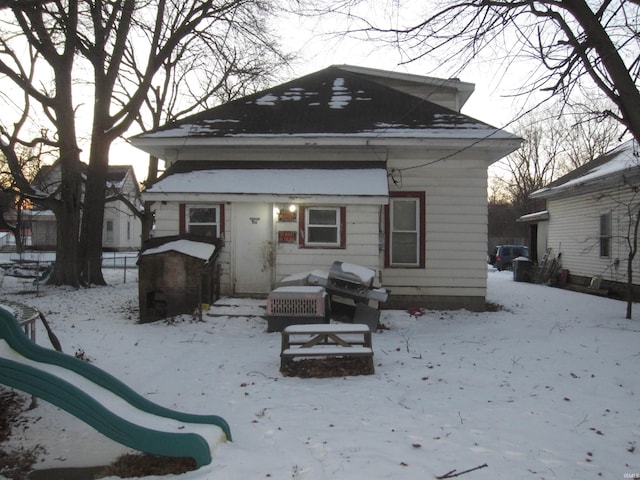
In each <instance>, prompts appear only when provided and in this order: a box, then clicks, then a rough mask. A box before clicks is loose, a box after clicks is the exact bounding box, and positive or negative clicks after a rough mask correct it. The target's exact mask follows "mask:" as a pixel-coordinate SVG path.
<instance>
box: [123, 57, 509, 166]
mask: <svg viewBox="0 0 640 480" xmlns="http://www.w3.org/2000/svg"><path fill="white" fill-rule="evenodd" d="M380 72H383V71H380V70H369V69H362V68H357V67H349V66H331V67H328V68H326V69H324V70H320V71H318V72H315V73H312V74H309V75H306V76H303V77H301V78H297V79H295V80H291V81H289V82H286V83H283V84H281V85H277V86H275V87H272V88H269V89H267V90H263V91H261V92H258V93H255V94H252V95H248V96H246V97H243V98H240V99H238V100H235V101H232V102H229V103H226V104H223V105H220V106H218V107H215V108H212V109H210V110H206V111H203V112H200V113H198V114H195V115H192V116H190V117H188V118H185V119H183V120H180V121H176V122H173V123H170V124H168V125H165V126H163V127H160V128H157V129H155V130H153V131H150V132H147V133H142V134H140V135H137V136H135V137H133V138H131V139H130V140H131V143H132V144H133V145H134V146H136V147H138V148H140V149H142V150H145V151H147V152H149V153H151V154H153V155H156V156H158V157H159V158H164V157H165V154H166V152H165V149H167V148H171V147H172V146H173V148H181V147H188V146H206V145H235V144H243V145H247V144H248V143H251V142H253V144H258V143H259V144H264V143H269V144H282V143H283V142H287V141H288V142H291V141H293V140H294V139H298V141H302V142H308V141H309V140H308V138H309V137H313V138H314V141H315V142H316V144H317V143H318V142H321V141H322V139H323V138H324V139H325V140H326V141H327V143H329V141H331V142H334V143H335V138H336V137H340V138H341V140H342V141H346V139H357V142H358V143H363V142H366V141H367V139H371V138H375V139H377V140H381V139H388V138H394V139H420V140H423V139H425V138H435V139H449V140H450V139H451V138H464V139H474V140H475V139H482V138H492V139H510V140H517V139H518V137H516V136H515V135H512V134H510V133H508V132H505V131H503V130H500V129H497V128H495V127H492V126H491V125H488V124H486V123H484V122H481V121H479V120H476V119H473V118H471V117H468V116H466V115H463V114H461V113H460V112H458V111H456V110H452V109H449V108H446V107H444V106H442V105H439V104H437V103H434V102H432V101H430V100H429V99H428V98H419V96H418V93H419V92H423V93H424V92H425V91H435V90H437V89H434V85H435V80H436V79H433V78H430V77H419V76H415V75H401V74H396V75H395V76H394V75H387V76H386V77H385V76H383V75H382V74H381V73H380ZM387 73H389V74H390V73H391V72H387ZM418 79H421V81H418ZM425 79H426V80H425ZM441 82H442V85H441V87H442V88H448V89H449V90H450V91H451V92H454V93H455V92H457V94H460V96H461V103H463V101H464V99H465V95H468V94H470V93H469V91H470V87H469V86H470V84H463V83H462V82H459V81H457V80H441ZM427 87H429V88H430V90H428V89H427V90H425V88H427ZM463 87H464V88H463ZM456 88H457V89H458V90H456ZM408 92H410V93H408ZM461 92H462V93H461ZM426 96H427V97H428V96H429V95H426ZM381 143H384V141H381ZM305 144H306V143H305Z"/></svg>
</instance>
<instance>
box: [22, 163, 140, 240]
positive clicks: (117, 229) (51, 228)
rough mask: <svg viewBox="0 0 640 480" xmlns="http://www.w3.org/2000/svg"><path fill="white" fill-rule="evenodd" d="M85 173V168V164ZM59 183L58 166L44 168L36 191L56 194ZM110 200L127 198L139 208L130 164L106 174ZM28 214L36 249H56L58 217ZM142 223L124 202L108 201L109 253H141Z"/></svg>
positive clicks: (106, 233) (137, 188)
mask: <svg viewBox="0 0 640 480" xmlns="http://www.w3.org/2000/svg"><path fill="white" fill-rule="evenodd" d="M83 166H84V169H85V170H86V165H85V164H83ZM59 182H60V168H59V166H58V164H57V163H54V164H53V165H45V166H43V167H42V168H41V169H40V171H39V172H38V174H37V175H36V178H35V179H34V181H33V185H34V187H35V188H37V189H39V190H40V191H43V192H47V193H49V192H53V191H55V189H56V188H57V186H58V185H59ZM106 186H107V193H106V195H107V198H108V197H113V196H116V195H122V196H124V197H126V199H127V200H128V202H129V203H131V204H132V205H134V206H135V207H136V208H138V209H140V208H141V205H142V202H141V197H140V186H139V184H138V181H137V180H136V176H135V173H134V170H133V167H132V166H131V165H109V170H108V172H107V185H106ZM25 213H27V215H25V216H28V220H30V222H31V228H32V237H33V239H32V242H33V248H34V249H39V250H50V249H55V247H56V237H57V228H56V218H55V215H54V213H53V212H51V211H49V210H39V209H37V208H34V209H33V210H31V211H29V212H25ZM141 235H142V223H141V221H140V219H139V218H138V217H136V215H135V214H134V213H133V212H132V211H131V208H130V207H129V206H128V205H127V204H126V203H125V202H123V201H122V200H115V201H109V202H107V203H106V204H105V207H104V224H103V228H102V247H103V249H104V250H107V251H125V250H138V249H139V248H140V245H141Z"/></svg>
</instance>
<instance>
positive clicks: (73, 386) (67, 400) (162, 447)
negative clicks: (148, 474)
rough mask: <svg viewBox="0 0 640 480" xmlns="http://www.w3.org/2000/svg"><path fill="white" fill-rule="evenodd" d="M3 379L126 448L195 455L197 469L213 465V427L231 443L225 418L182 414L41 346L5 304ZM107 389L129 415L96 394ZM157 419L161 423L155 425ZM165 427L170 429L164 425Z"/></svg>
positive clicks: (0, 330) (1, 315) (0, 327)
mask: <svg viewBox="0 0 640 480" xmlns="http://www.w3.org/2000/svg"><path fill="white" fill-rule="evenodd" d="M3 340H4V342H3ZM60 373H62V374H60ZM76 378H77V379H80V380H78V381H76V380H74V379H76ZM0 383H2V384H4V385H7V386H10V387H12V388H17V389H19V390H22V391H24V392H27V393H29V394H31V395H35V396H37V397H39V398H41V399H43V400H45V401H47V402H50V403H52V404H54V405H56V406H58V407H60V408H62V409H63V410H66V411H67V412H69V413H71V414H72V415H74V416H76V417H78V418H79V419H80V420H82V421H84V422H86V423H87V424H88V425H91V426H92V427H93V428H95V429H96V430H97V431H99V432H100V433H102V434H103V435H105V436H107V437H109V438H111V439H112V440H115V441H116V442H119V443H121V444H123V445H126V446H127V447H130V448H133V449H135V450H139V451H142V452H146V453H152V454H155V455H164V456H172V457H191V458H193V459H194V460H195V462H196V466H197V467H201V466H203V465H207V464H209V463H211V446H210V441H208V440H207V439H205V437H208V436H209V435H204V436H203V434H202V432H204V431H208V432H213V436H214V437H215V431H216V429H214V428H211V427H210V425H213V426H217V427H219V428H220V429H221V430H222V432H220V437H226V440H229V441H231V430H230V428H229V425H228V424H227V422H226V421H225V420H224V419H223V418H222V417H219V416H217V415H193V414H188V413H182V412H177V411H174V410H170V409H168V408H165V407H162V406H160V405H157V404H155V403H153V402H150V401H149V400H147V399H146V398H144V397H142V396H141V395H139V394H138V393H136V392H135V391H133V390H132V389H131V388H129V387H128V386H127V385H125V384H124V383H122V382H121V381H120V380H118V379H116V378H115V377H113V376H112V375H110V374H108V373H107V372H105V371H104V370H101V369H99V368H98V367H96V366H94V365H91V364H90V363H87V362H85V361H83V360H80V359H77V358H75V357H72V356H70V355H66V354H64V353H60V352H56V351H55V350H50V349H47V348H43V347H40V346H38V345H36V344H35V343H33V342H32V341H31V340H29V338H27V336H26V335H25V334H24V332H23V330H22V328H21V327H20V325H19V324H18V321H17V320H16V318H15V317H14V316H13V315H12V314H11V313H10V312H8V311H7V310H5V309H4V308H0ZM87 385H88V386H89V388H87ZM104 390H106V391H107V392H108V394H109V392H110V394H113V395H115V396H116V397H117V398H118V400H122V401H123V402H120V403H122V404H124V405H125V408H126V410H127V413H129V414H130V415H122V413H121V410H117V409H113V408H110V407H107V406H106V405H104V404H103V403H102V402H101V401H100V398H101V397H100V395H96V392H102V391H104ZM125 402H126V403H125ZM116 410H117V411H116ZM125 416H126V417H128V419H127V418H124V417H125ZM156 417H158V418H157V420H158V421H157V427H156V426H155V425H154V426H150V425H149V422H150V421H151V422H152V423H155V422H154V420H155V418H156ZM138 418H140V421H138V420H137V419H138ZM143 419H144V421H143ZM176 424H177V425H176ZM165 425H170V427H166V429H163V428H162V427H163V426H165ZM207 425H209V427H207ZM177 430H179V431H177ZM190 430H193V431H190ZM196 432H197V433H196ZM222 433H223V434H224V435H222ZM222 440H224V438H222Z"/></svg>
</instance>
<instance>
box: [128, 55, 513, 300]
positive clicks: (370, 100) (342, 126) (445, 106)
mask: <svg viewBox="0 0 640 480" xmlns="http://www.w3.org/2000/svg"><path fill="white" fill-rule="evenodd" d="M473 88H474V87H473V85H472V84H470V83H465V82H462V81H460V80H458V79H438V78H432V77H425V76H419V75H411V74H405V73H398V72H391V71H384V70H377V69H370V68H362V67H355V66H348V65H341V66H331V67H328V68H326V69H324V70H320V71H318V72H315V73H312V74H309V75H306V76H304V77H301V78H297V79H295V80H292V81H289V82H286V83H283V84H281V85H277V86H275V87H272V88H269V89H267V90H264V91H261V92H258V93H255V94H252V95H249V96H246V97H244V98H240V99H238V100H235V101H232V102H229V103H226V104H223V105H220V106H218V107H215V108H213V109H210V110H206V111H203V112H201V113H199V114H196V115H193V116H191V117H189V118H186V119H183V120H180V121H177V122H175V123H171V124H168V125H165V126H163V127H161V128H158V129H155V130H153V131H150V132H147V133H143V134H140V135H138V136H135V137H133V138H132V139H130V140H131V143H132V144H133V145H134V146H135V147H138V148H139V149H141V150H144V151H145V152H147V153H149V154H151V155H154V156H156V157H158V158H160V159H163V160H164V161H165V165H166V170H165V172H164V174H163V175H162V176H161V177H160V178H159V181H158V182H157V183H155V184H154V185H153V186H151V187H150V188H147V189H146V190H145V191H143V193H142V195H143V199H144V200H145V201H150V202H153V209H154V211H155V221H156V224H155V229H156V235H158V236H172V235H177V234H182V233H192V234H197V235H208V236H210V237H211V238H219V239H221V240H222V241H223V242H224V246H223V247H222V249H221V252H220V256H219V258H218V264H220V268H221V279H220V288H221V293H222V294H223V295H264V294H267V293H268V292H269V291H271V290H272V289H273V288H274V287H276V286H277V285H278V284H279V282H280V281H281V280H282V279H283V278H286V277H288V276H291V275H295V274H299V273H301V272H306V271H313V270H315V269H320V270H327V269H328V268H329V267H330V266H331V265H332V263H333V262H334V261H344V262H349V263H353V264H357V265H362V266H365V267H368V268H372V269H374V270H375V271H376V272H378V282H379V283H380V284H381V285H382V286H384V287H385V288H388V289H390V290H391V294H390V296H389V298H388V301H387V302H386V303H385V305H386V306H389V307H393V308H395V307H401V306H407V305H423V306H431V307H444V308H460V307H467V308H471V309H476V310H481V309H484V308H485V294H486V282H487V272H486V270H487V267H486V245H487V168H488V166H489V165H491V164H492V163H493V162H495V161H497V160H499V159H500V158H502V157H503V156H505V155H507V154H508V153H510V152H512V151H514V150H515V149H517V148H518V147H519V145H520V139H519V138H518V137H516V136H514V135H512V134H510V133H508V132H505V131H503V130H500V129H497V128H495V127H492V126H490V125H487V124H486V123H483V122H481V121H478V120H475V119H473V118H470V117H468V116H466V115H463V114H461V113H460V109H461V108H462V106H463V105H464V103H465V102H466V101H467V99H468V98H469V96H470V95H471V93H472V92H473Z"/></svg>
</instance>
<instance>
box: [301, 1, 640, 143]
mask: <svg viewBox="0 0 640 480" xmlns="http://www.w3.org/2000/svg"><path fill="white" fill-rule="evenodd" d="M299 3H300V2H299ZM368 4H369V2H367V1H366V0H326V1H324V2H321V1H316V2H313V6H310V7H308V8H306V9H303V11H304V12H305V13H310V14H318V13H319V12H323V13H330V12H334V13H335V12H337V14H339V15H342V17H343V18H344V19H345V20H346V23H347V25H348V26H347V30H348V32H347V33H349V34H351V35H357V34H362V36H365V37H366V38H367V39H371V38H376V39H379V40H382V41H387V42H389V43H391V44H394V45H395V46H397V48H398V49H399V51H400V53H401V55H402V57H403V58H404V59H406V62H412V61H415V60H418V59H424V58H427V57H431V56H434V57H435V56H436V55H437V54H440V53H442V54H443V55H441V56H440V60H441V61H444V62H449V64H451V62H453V63H455V64H456V65H457V66H464V65H466V64H467V63H468V62H469V61H470V60H471V59H473V58H476V57H481V56H483V55H484V54H485V53H486V54H489V53H490V55H491V58H492V59H493V60H494V63H500V62H501V63H502V64H503V65H506V66H507V67H508V68H511V67H512V66H513V65H515V64H517V63H518V61H520V60H523V59H524V60H526V61H528V62H532V63H533V64H534V65H537V66H538V67H539V68H537V69H536V68H534V69H532V71H533V72H536V71H538V72H542V73H540V74H539V75H535V74H532V76H531V77H530V79H529V80H528V82H526V83H525V84H524V85H523V87H522V89H521V93H531V92H534V91H540V90H542V91H546V92H548V93H549V94H550V95H552V96H559V97H560V98H561V99H562V100H563V101H570V99H571V98H572V96H573V95H574V94H575V93H581V94H582V95H583V96H586V97H590V96H592V95H591V93H592V92H593V91H594V90H595V91H598V92H600V93H601V94H604V95H605V96H606V97H607V98H608V99H609V101H610V103H611V105H612V106H613V108H611V109H606V110H604V111H602V112H599V113H602V114H605V115H608V116H611V117H612V118H615V119H616V120H617V121H618V122H620V124H621V125H623V127H624V128H625V129H627V130H628V131H629V132H631V134H632V135H633V136H634V137H635V138H636V140H640V109H639V108H638V105H640V92H639V91H638V75H639V74H640V48H639V46H640V34H639V33H640V32H639V28H640V27H639V23H638V18H640V2H638V1H636V0H634V1H628V0H600V1H593V2H587V1H586V0H563V1H556V0H519V1H513V0H441V1H438V2H426V3H422V4H418V5H416V3H415V2H411V0H389V1H388V2H386V4H385V5H386V7H387V8H388V9H389V11H393V12H396V14H397V15H395V16H394V17H393V18H394V22H393V24H392V22H391V21H390V20H389V17H388V16H387V17H384V18H383V20H380V18H370V17H369V16H368V11H367V9H365V8H363V7H365V6H366V5H368ZM359 7H360V8H359ZM376 7H377V9H380V8H384V7H380V3H376ZM405 11H406V12H410V13H411V14H410V15H405V16H404V17H403V12H405ZM416 11H417V12H421V11H422V12H424V13H423V14H420V13H417V14H416ZM354 12H364V13H360V14H358V13H354Z"/></svg>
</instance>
